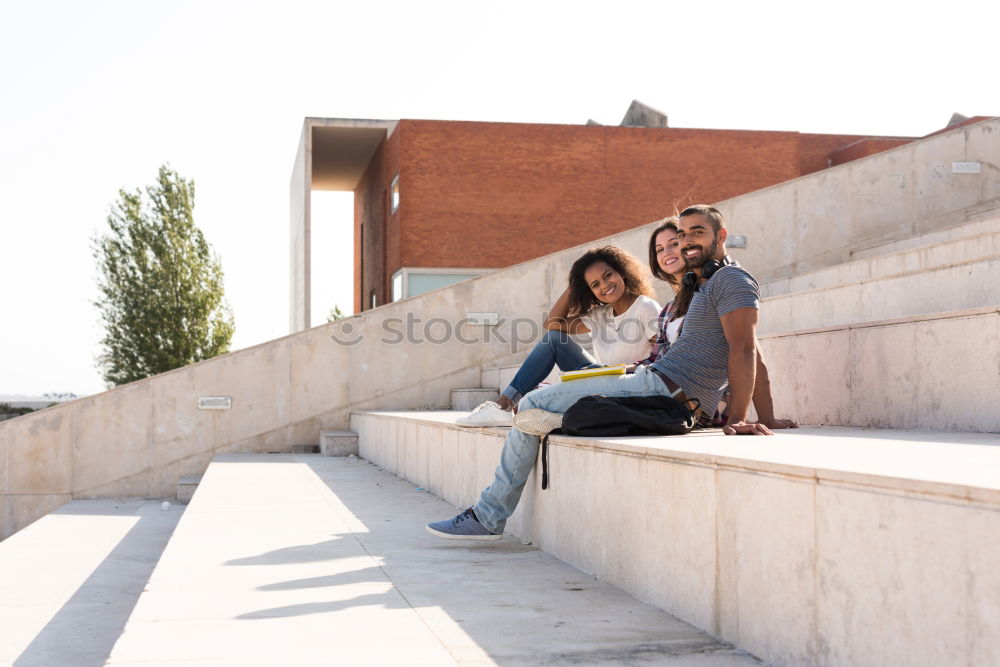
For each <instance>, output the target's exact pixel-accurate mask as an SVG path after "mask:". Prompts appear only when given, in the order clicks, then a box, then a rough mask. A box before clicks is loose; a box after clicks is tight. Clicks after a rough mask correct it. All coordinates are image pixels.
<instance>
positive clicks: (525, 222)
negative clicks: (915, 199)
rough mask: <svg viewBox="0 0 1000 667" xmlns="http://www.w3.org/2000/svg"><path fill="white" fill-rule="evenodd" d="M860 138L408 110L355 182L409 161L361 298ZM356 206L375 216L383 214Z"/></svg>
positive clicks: (771, 173) (543, 247)
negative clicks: (401, 279)
mask: <svg viewBox="0 0 1000 667" xmlns="http://www.w3.org/2000/svg"><path fill="white" fill-rule="evenodd" d="M859 138H860V137H856V136H846V135H814V134H799V133H797V132H757V131H743V130H697V129H674V128H666V129H664V128H656V129H652V128H630V127H602V126H583V125H540V124H515V123H474V122H462V121H418V120H401V121H399V124H398V126H397V128H396V131H395V133H394V135H393V137H392V138H391V139H390V140H389V142H387V144H385V145H383V147H382V148H380V149H379V152H378V153H377V155H376V158H375V159H373V162H372V165H371V167H370V168H369V172H368V173H367V174H366V176H365V178H364V179H363V181H362V184H361V185H359V187H358V190H356V192H355V194H356V195H358V196H356V202H357V201H359V200H362V199H363V200H365V201H368V200H370V199H371V198H372V197H374V196H377V195H378V194H379V193H381V192H383V191H385V192H387V191H388V188H389V183H390V181H391V179H392V177H393V175H394V174H395V173H396V170H395V165H398V169H399V173H400V197H401V202H400V210H399V212H398V213H397V214H396V215H393V216H389V219H388V223H387V225H383V227H382V228H381V229H382V234H381V236H379V237H378V238H374V237H373V238H371V239H369V238H368V235H369V234H370V232H369V231H368V229H367V228H368V224H369V223H368V222H366V240H365V267H366V268H365V277H364V279H363V280H362V281H361V283H356V284H361V289H360V290H359V299H361V300H362V301H363V302H364V307H365V308H367V307H368V296H367V295H368V293H369V292H368V291H369V290H370V289H371V288H372V285H373V284H374V283H375V282H378V283H379V287H377V289H378V290H379V303H385V302H386V300H388V298H389V296H390V295H391V291H390V284H389V283H390V280H391V276H392V273H393V272H394V271H396V270H397V269H399V268H400V267H402V266H423V267H466V268H501V267H505V266H510V265H511V264H516V263H518V262H522V261H526V260H529V259H533V258H535V257H540V256H542V255H546V254H549V253H552V252H555V251H557V250H561V249H563V248H566V247H567V246H571V245H578V244H580V243H585V242H587V241H588V240H591V239H597V238H600V237H602V236H606V235H608V234H612V233H615V232H619V231H623V230H626V229H631V228H634V227H636V226H638V225H642V224H645V223H648V222H651V221H653V220H656V219H658V218H662V217H664V216H667V215H671V214H672V213H673V212H674V210H675V208H676V209H678V210H679V209H681V208H683V207H684V206H686V205H688V204H691V203H696V202H715V201H720V200H723V199H728V198H730V197H734V196H737V195H740V194H743V193H746V192H751V191H753V190H757V189H760V188H764V187H767V186H770V185H774V184H776V183H781V182H783V181H787V180H789V179H792V178H796V177H798V176H800V175H802V174H805V173H810V172H812V171H817V170H819V169H823V168H825V167H826V166H827V160H828V159H829V156H830V153H831V151H833V150H836V149H838V148H841V147H843V146H845V145H847V144H850V143H852V142H855V141H857V140H858V139H859ZM900 141H905V140H900ZM386 196H387V195H386ZM386 205H387V202H386ZM356 207H358V208H356V215H357V216H359V217H364V219H365V220H366V221H367V220H369V219H372V217H373V216H377V213H378V212H377V209H376V208H375V207H372V206H370V205H368V204H356ZM385 214H387V209H386V211H385V212H384V213H383V215H385ZM355 238H356V239H357V238H358V237H357V236H356V237H355ZM379 244H381V246H380V245H379ZM356 245H357V241H356ZM380 248H381V249H380ZM377 253H381V257H375V256H374V254H377ZM375 267H380V273H379V272H378V271H376V272H374V273H370V272H369V268H372V270H373V271H374V270H375ZM376 274H378V275H376ZM379 277H380V278H379ZM361 295H364V296H363V297H362V296H361ZM383 295H384V296H383ZM357 305H358V302H357V300H356V306H357Z"/></svg>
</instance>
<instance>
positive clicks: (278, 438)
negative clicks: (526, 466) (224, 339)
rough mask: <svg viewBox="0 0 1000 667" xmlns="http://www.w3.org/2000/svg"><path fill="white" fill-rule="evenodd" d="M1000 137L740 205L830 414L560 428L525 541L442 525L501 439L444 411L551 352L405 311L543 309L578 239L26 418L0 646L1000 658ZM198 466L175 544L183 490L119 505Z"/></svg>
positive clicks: (988, 134) (973, 133)
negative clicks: (741, 430)
mask: <svg viewBox="0 0 1000 667" xmlns="http://www.w3.org/2000/svg"><path fill="white" fill-rule="evenodd" d="M998 142H1000V121H998V120H991V121H988V122H984V123H982V124H979V125H976V126H970V127H967V128H961V129H959V130H956V131H953V132H949V133H944V134H942V135H938V136H936V137H931V138H929V139H926V140H924V141H921V142H916V143H915V144H913V145H911V146H908V147H904V148H902V149H897V150H895V151H888V152H886V153H884V154H880V155H877V156H873V157H871V158H868V159H865V160H858V161H856V162H853V163H851V164H849V165H844V166H843V167H838V168H834V169H829V170H825V171H824V172H821V173H818V174H815V175H812V176H808V177H804V178H802V179H798V180H796V181H792V182H789V183H786V184H782V185H779V186H775V187H773V188H768V189H767V190H765V191H761V192H759V193H751V194H749V195H745V196H743V197H739V198H735V199H733V200H730V201H728V202H722V203H720V204H719V205H720V207H721V208H722V209H723V210H724V212H725V213H726V214H727V216H728V217H729V218H730V220H731V221H732V222H733V224H734V228H733V233H737V234H743V235H746V236H748V237H749V239H750V244H749V245H748V247H747V249H745V250H741V251H735V252H734V254H735V255H736V257H737V259H739V260H740V261H741V262H742V263H743V264H744V265H745V266H747V267H748V268H750V269H751V270H752V271H753V272H754V273H755V274H756V275H758V277H760V278H761V280H762V294H763V297H764V300H763V307H762V308H763V310H762V315H761V318H762V319H761V326H760V337H761V343H762V347H763V349H764V352H765V356H766V358H767V361H768V367H769V369H770V371H771V377H772V383H773V391H774V394H775V403H776V406H777V412H778V413H779V414H780V415H782V416H790V417H793V418H795V419H797V420H798V421H799V422H801V423H803V424H812V425H818V424H822V425H826V426H823V427H821V428H820V427H815V428H803V429H800V430H799V431H795V432H786V433H780V434H778V435H777V436H776V437H774V438H767V439H734V438H725V437H723V436H721V435H719V434H718V433H715V432H711V431H707V432H700V433H696V434H693V435H690V436H685V437H683V438H657V439H649V438H639V439H615V440H592V439H577V438H566V437H557V438H553V439H552V451H551V464H552V486H551V488H550V489H548V490H547V491H545V492H541V490H540V489H539V488H538V487H537V482H536V480H535V479H531V480H529V486H528V488H527V490H526V493H525V497H524V500H523V501H522V503H521V506H520V507H519V509H518V511H517V512H516V513H515V515H514V516H513V517H512V520H511V522H510V523H509V524H508V529H509V531H510V533H511V536H512V537H509V538H506V539H504V540H503V541H501V542H500V543H499V544H495V545H486V546H477V547H466V546H462V545H454V544H448V543H442V542H439V541H436V540H434V539H433V538H431V537H430V536H428V535H426V534H425V533H424V532H423V530H422V526H423V524H424V523H425V522H426V521H428V520H433V519H439V518H443V517H446V516H449V515H451V514H453V513H454V511H455V505H457V506H468V505H469V504H471V503H472V502H473V501H474V500H475V498H476V496H477V494H478V493H479V491H480V489H481V488H482V487H483V486H484V485H485V484H487V483H488V482H489V480H490V478H491V476H492V474H493V470H494V468H495V466H496V463H497V459H498V454H499V449H500V447H501V445H502V442H503V438H504V437H505V434H506V431H505V430H504V429H475V430H466V429H460V428H458V427H456V426H455V424H454V420H455V418H456V416H457V414H460V413H457V412H445V411H440V412H439V411H434V410H427V409H424V408H442V407H444V406H447V405H449V402H450V405H452V406H453V407H456V408H465V409H471V407H474V404H478V402H480V400H479V399H481V398H482V397H483V396H487V395H488V396H491V397H492V396H494V393H495V392H498V391H499V390H501V389H502V388H503V387H505V386H506V385H507V383H508V382H509V381H510V378H511V377H512V376H513V374H514V372H515V371H516V369H517V367H518V362H519V361H520V360H521V359H523V357H524V355H525V354H527V349H526V348H525V346H524V344H520V345H513V344H508V342H509V341H511V340H513V338H512V336H510V335H509V333H510V332H505V331H501V330H499V329H497V330H496V331H494V330H492V329H490V330H488V333H489V334H490V335H482V336H480V334H484V332H487V330H486V329H483V328H482V327H479V325H468V324H463V325H461V326H462V327H464V328H462V329H461V333H462V334H463V336H467V337H471V338H472V339H473V340H476V341H479V343H478V344H475V345H472V344H458V343H454V344H452V342H449V343H447V344H441V345H437V344H435V345H429V344H428V345H424V346H420V345H418V344H416V343H412V342H411V343H408V344H404V345H402V346H401V347H398V348H396V349H394V350H393V354H391V355H386V354H385V353H384V348H383V347H381V346H382V342H381V341H382V338H381V337H380V336H382V335H383V334H385V333H386V332H387V331H390V332H391V331H394V329H393V327H394V326H395V324H394V323H396V322H399V321H405V319H406V318H407V317H409V316H410V315H412V314H413V313H417V314H419V315H421V316H423V315H427V314H433V316H434V317H435V318H440V319H444V320H446V321H449V322H454V323H458V322H462V321H463V320H466V319H467V315H468V312H469V311H470V310H476V311H483V312H486V311H489V312H494V311H495V312H498V313H499V314H501V316H502V319H506V320H508V321H510V320H512V319H514V318H527V319H532V318H533V320H532V321H537V319H538V316H539V314H540V312H541V311H542V309H544V308H545V307H547V306H548V304H551V302H552V301H553V300H554V298H555V297H556V295H557V294H558V292H559V291H561V289H562V288H561V282H562V280H563V276H565V270H566V268H568V266H569V263H570V262H571V261H572V260H573V259H575V257H576V256H578V255H579V253H580V251H581V250H582V248H575V249H567V250H566V251H564V252H562V253H557V254H554V255H551V256H548V257H544V258H540V259H538V260H534V261H532V262H528V263H525V264H522V265H519V266H517V267H511V268H509V269H506V270H501V271H497V272H495V273H493V274H491V276H490V278H489V280H473V281H467V282H465V283H461V284H459V285H456V286H453V287H451V288H448V289H446V290H441V291H438V292H432V293H428V294H425V295H421V296H419V297H416V298H414V299H409V300H405V301H402V302H399V303H393V304H386V305H385V306H382V307H380V308H377V309H375V310H373V311H370V312H366V313H365V315H364V316H363V317H360V318H352V319H350V320H347V321H342V322H338V323H332V324H329V325H326V326H323V327H317V328H315V329H313V330H309V331H305V332H301V333H299V334H296V335H294V336H289V337H286V338H282V339H278V340H275V341H270V342H267V343H264V344H262V345H259V346H256V347H254V348H249V349H247V350H241V351H239V352H236V353H233V354H231V355H226V356H224V357H220V358H217V359H213V360H210V361H207V362H203V363H201V364H197V365H194V366H191V367H188V368H184V369H179V370H177V371H174V372H171V373H167V374H163V375H161V376H157V377H154V378H150V379H148V380H144V381H141V382H137V383H134V384H132V385H127V386H124V387H119V388H116V389H114V390H112V391H109V392H106V393H104V394H100V395H97V396H93V397H87V398H86V399H82V400H80V401H74V402H72V403H68V404H64V405H61V406H58V407H55V408H51V409H49V410H45V411H41V412H40V413H38V414H34V415H29V416H26V417H22V418H19V419H15V420H11V421H7V422H2V423H0V537H7V536H11V537H9V538H8V539H6V540H4V541H3V542H0V628H2V630H0V664H11V663H16V664H18V665H30V664H39V665H50V664H73V665H80V664H101V662H103V661H104V660H105V659H108V658H110V664H129V663H134V664H139V663H143V664H150V663H156V662H176V661H187V662H192V663H209V664H220V663H222V664H240V665H254V664H276V663H280V664H285V663H293V664H310V663H329V662H343V663H347V664H355V663H360V664H394V663H397V662H406V663H417V664H454V663H475V664H492V663H503V664H507V663H510V664H535V663H538V662H544V663H552V664H621V663H638V662H650V663H659V664H684V665H694V664H705V665H717V664H748V663H752V662H753V661H754V658H753V657H751V656H750V655H749V654H746V653H743V652H741V651H740V650H739V649H736V648H734V647H733V645H735V646H738V647H739V648H740V649H745V650H746V651H749V652H750V653H751V654H753V655H754V656H757V657H758V658H761V659H763V660H765V661H767V662H769V663H772V664H783V665H857V664H864V665H899V664H906V665H942V664H968V665H995V664H1000V648H998V647H1000V606H998V605H1000V602H998V601H1000V577H998V576H997V574H996V566H995V564H996V562H997V561H998V560H1000V546H998V545H1000V542H998V541H997V540H996V539H995V536H996V535H997V534H1000V518H998V517H1000V481H998V480H1000V459H998V457H1000V435H998V433H1000V411H998V410H997V408H996V406H997V405H998V404H1000V292H998V288H997V285H998V284H1000V213H998V210H1000V209H998V203H1000V167H998V165H997V164H995V162H996V155H998V154H1000V153H998V148H1000V143H998ZM954 161H980V162H981V163H982V170H981V173H980V174H977V175H975V176H972V175H968V174H958V173H954V170H953V169H951V168H949V162H954ZM648 231H649V228H648V226H646V227H644V228H637V229H636V230H633V231H631V232H627V233H623V234H619V235H616V236H614V237H609V238H608V239H603V240H602V242H605V243H613V244H616V245H620V246H622V247H624V248H626V249H628V250H629V251H630V252H633V253H637V254H641V253H642V252H643V250H644V248H645V244H646V236H647V234H648ZM546 289H547V290H548V292H546V291H545V290H546ZM663 296H666V294H665V293H663V294H661V298H662V297H663ZM456 326H459V325H456ZM493 334H496V335H493ZM504 335H506V336H507V339H508V340H507V341H501V338H502V337H503V336H504ZM331 339H333V340H332V341H331ZM344 340H351V341H355V342H356V344H355V343H351V344H349V345H348V344H340V343H339V342H338V341H344ZM400 367H405V368H406V369H407V372H406V373H399V372H398V369H399V368H400ZM552 379H554V378H552ZM462 387H468V388H471V389H469V390H465V391H462V390H461V388H462ZM214 396H224V397H226V398H228V399H230V400H229V401H228V405H229V408H227V409H225V410H208V411H206V410H202V409H201V408H200V405H201V401H200V399H201V398H203V397H214ZM402 408H408V409H410V410H409V411H405V412H404V411H400V410H399V409H402ZM390 410H391V411H390ZM858 427H875V428H877V429H880V430H870V428H858ZM348 428H350V429H351V430H350V431H348V430H346V429H348ZM317 449H318V450H320V451H321V452H322V453H323V454H326V455H327V456H320V455H315V454H308V453H305V452H312V451H314V450H317ZM276 451H280V452H283V453H282V454H266V452H276ZM248 452H256V453H255V454H254V453H248ZM289 452H300V453H298V454H296V453H289ZM352 454H355V456H353V457H352V456H351V455H352ZM366 459H367V461H366ZM369 462H371V463H374V464H378V466H381V467H376V466H375V465H369ZM206 468H208V472H207V473H206V474H205V476H204V478H202V479H200V480H196V479H195V478H193V477H190V475H199V474H201V473H203V472H205V470H206ZM393 474H397V475H399V476H400V477H402V478H404V479H405V480H409V483H407V482H404V481H400V480H399V479H398V478H396V477H394V476H393ZM175 490H176V492H177V495H178V498H184V497H188V496H191V504H190V505H189V506H188V508H187V509H186V510H184V516H183V519H182V520H181V522H180V524H179V527H178V529H177V530H176V532H175V533H174V535H173V537H172V538H171V541H170V544H169V545H168V546H167V548H166V550H165V551H164V550H163V544H164V543H165V541H166V536H167V535H169V533H170V531H171V530H173V525H174V523H176V519H177V517H179V516H180V514H179V513H180V511H181V508H180V507H178V506H177V505H175V504H171V505H168V506H167V510H168V511H163V510H160V509H159V503H160V501H153V502H151V503H149V502H146V501H142V500H131V501H115V500H107V499H108V498H114V497H119V496H129V497H142V498H146V497H151V498H156V497H158V496H167V495H170V494H173V493H174V492H175ZM428 492H430V494H433V495H436V496H439V497H440V498H444V499H445V500H444V501H442V500H438V499H435V498H434V497H432V496H431V495H430V494H429V493H428ZM95 498H103V500H85V499H95ZM67 501H72V502H69V504H66V505H64V503H67ZM102 503H104V504H102ZM130 503H131V504H130ZM452 503H453V504H454V505H452ZM60 506H63V507H62V509H60V510H59V511H57V512H55V513H50V512H51V511H52V510H54V509H56V508H58V507H60ZM158 512H159V513H158ZM39 517H43V518H41V520H40V521H37V522H36V523H34V524H32V521H35V520H36V519H38V518H39ZM25 526H28V528H26V529H25V528H24V527H25ZM147 528H148V529H149V530H148V531H147ZM526 542H530V543H531V545H530V546H529V545H528V544H524V543H526ZM161 551H162V557H161V555H160V553H161ZM556 559H561V561H563V562H560V561H559V560H556ZM154 563H155V564H156V570H155V572H154V573H153V574H152V576H150V574H149V572H150V570H151V569H152V567H153V565H154ZM140 566H141V567H140ZM575 568H579V569H575ZM616 586H617V587H620V590H619V589H616V588H615V587H616ZM144 588H145V589H146V590H145V592H143V590H144ZM622 591H625V592H622ZM140 593H141V595H140ZM629 594H631V595H634V596H636V598H632V597H629ZM637 599H638V600H643V601H645V602H648V603H650V604H645V603H641V602H638V601H637ZM650 605H653V606H650ZM133 607H134V609H133ZM661 610H665V612H664V611H661ZM667 612H669V614H675V615H676V617H677V618H679V619H681V621H678V620H677V618H674V617H672V616H670V615H669V614H668V613H667ZM682 621H683V622H682ZM686 623H690V624H691V625H690V626H689V625H687V624H686ZM695 628H701V629H702V630H697V629H695ZM713 635H714V636H716V637H721V638H722V640H723V641H718V640H716V639H713V637H712V636H713ZM387 638H390V639H387ZM726 642H731V643H732V644H727V643H726ZM112 646H114V649H113V650H112Z"/></svg>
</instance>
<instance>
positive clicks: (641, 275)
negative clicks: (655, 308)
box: [569, 245, 654, 315]
mask: <svg viewBox="0 0 1000 667" xmlns="http://www.w3.org/2000/svg"><path fill="white" fill-rule="evenodd" d="M597 262H604V263H606V264H607V265H608V266H610V267H611V268H612V269H614V270H615V271H617V272H618V275H620V276H621V277H622V282H624V283H625V292H626V293H627V294H633V295H635V296H639V295H640V294H641V295H645V296H648V297H650V298H652V297H653V296H654V294H653V289H652V288H651V287H650V286H649V281H648V280H647V279H646V275H645V272H644V271H643V270H642V264H640V263H639V260H637V259H636V258H635V257H633V256H632V255H630V254H629V253H627V252H625V251H624V250H622V249H621V248H619V247H617V246H613V245H606V246H603V247H601V248H591V249H590V250H588V251H587V252H585V253H584V254H583V256H581V257H580V258H579V259H578V260H576V261H575V262H573V266H572V267H570V270H569V312H570V314H571V315H586V314H587V313H589V312H590V311H591V310H592V309H593V307H594V306H597V305H600V304H601V303H603V302H602V301H601V300H600V299H598V298H597V297H596V296H594V292H593V290H591V289H590V285H588V284H587V281H586V279H585V278H584V277H583V274H584V272H586V270H587V269H589V268H590V267H591V266H593V265H594V264H596V263H597Z"/></svg>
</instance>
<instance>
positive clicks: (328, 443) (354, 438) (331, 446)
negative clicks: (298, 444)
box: [300, 431, 358, 456]
mask: <svg viewBox="0 0 1000 667" xmlns="http://www.w3.org/2000/svg"><path fill="white" fill-rule="evenodd" d="M300 453H304V452H300ZM319 453H320V454H322V455H323V456H352V455H353V456H357V454H358V434H357V433H355V432H354V431H321V432H320V434H319Z"/></svg>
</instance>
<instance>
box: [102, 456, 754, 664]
mask: <svg viewBox="0 0 1000 667" xmlns="http://www.w3.org/2000/svg"><path fill="white" fill-rule="evenodd" d="M454 512H455V508H454V507H452V506H451V505H449V504H448V503H446V502H444V501H442V500H439V499H437V498H435V497H434V496H432V495H430V494H429V493H427V492H426V491H424V490H422V489H419V488H417V487H415V486H413V485H412V484H410V483H408V482H405V481H403V480H401V479H400V478H398V477H396V476H395V475H393V474H390V473H388V472H386V471H384V470H382V469H381V468H379V467H377V466H375V465H373V464H370V463H368V462H366V461H364V460H362V459H357V458H325V457H321V456H317V455H287V454H281V455H254V454H247V455H225V456H220V457H217V458H216V459H215V460H214V461H213V463H212V464H211V466H210V467H209V469H208V472H207V473H206V475H205V477H204V478H203V480H202V482H201V484H200V485H199V489H198V491H197V493H196V494H195V496H194V499H193V500H192V502H191V504H190V505H189V506H188V509H187V511H186V512H185V515H184V518H183V520H182V521H181V523H180V525H179V526H178V528H177V530H176V531H175V533H174V536H173V538H172V539H171V541H170V544H169V545H168V547H167V549H166V550H165V552H164V554H163V557H162V559H161V560H160V562H159V564H158V565H157V568H156V570H155V572H154V573H153V575H152V577H151V579H150V581H149V584H148V586H147V589H146V592H144V593H143V595H142V597H141V598H140V599H139V602H138V604H137V605H136V608H135V610H134V612H133V614H132V616H131V618H130V619H129V621H128V624H127V625H126V627H125V631H124V634H123V635H122V637H121V639H120V640H119V641H118V643H117V644H116V645H115V647H114V651H113V653H112V655H111V659H110V661H109V664H112V665H126V664H143V665H148V664H160V663H170V664H174V663H181V664H199V665H200V664H213V665H217V664H226V665H228V664H232V665H237V664H238V665H265V664H267V665H275V664H288V665H305V664H343V665H397V664H398V665H402V664H406V665H452V664H476V665H479V664H485V665H490V664H502V665H508V664H586V665H602V664H608V665H610V664H640V663H641V664H651V665H652V664H664V665H706V666H707V665H748V664H757V661H756V660H755V659H754V658H752V657H751V656H749V655H748V654H746V653H745V652H742V651H740V650H738V649H736V648H734V647H733V646H732V645H729V644H726V643H724V642H721V641H719V640H717V639H715V638H713V637H711V636H709V635H707V634H705V633H703V632H701V631H699V630H697V629H695V628H694V627H692V626H690V625H688V624H686V623H683V622H681V621H679V620H677V619H676V618H674V617H672V616H670V615H668V614H667V613H665V612H663V611H661V610H659V609H656V608H655V607H652V606H650V605H647V604H644V603H642V602H639V601H637V600H636V599H635V598H633V597H630V596H629V595H628V594H626V593H624V592H622V591H621V590H619V589H617V588H614V587H613V586H611V585H609V584H606V583H603V582H599V581H596V580H595V579H594V577H592V576H590V575H588V574H585V573H583V572H581V571H580V570H577V569H575V568H573V567H571V566H569V565H566V564H565V563H563V562H561V561H559V560H557V559H555V558H554V557H552V556H550V555H548V554H546V553H543V552H542V551H539V550H538V549H536V548H534V547H531V546H526V545H523V544H521V543H520V542H519V541H518V540H517V539H515V538H512V537H505V538H504V540H502V541H501V542H499V543H492V544H488V545H472V546H468V545H463V544H455V543H450V542H446V541H443V540H439V539H437V538H434V537H432V536H430V535H429V534H427V533H426V532H425V530H424V527H423V526H424V524H425V523H426V522H427V521H430V520H435V519H440V518H442V517H445V516H448V515H449V514H451V513H454ZM571 521H572V517H567V522H571Z"/></svg>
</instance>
